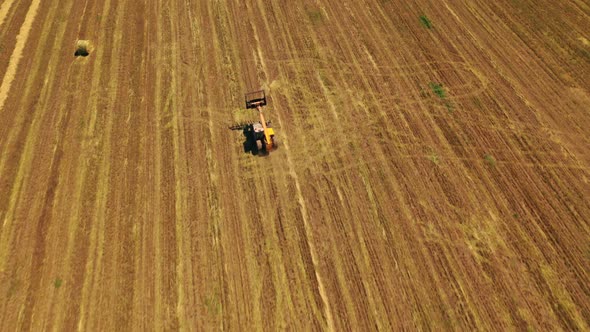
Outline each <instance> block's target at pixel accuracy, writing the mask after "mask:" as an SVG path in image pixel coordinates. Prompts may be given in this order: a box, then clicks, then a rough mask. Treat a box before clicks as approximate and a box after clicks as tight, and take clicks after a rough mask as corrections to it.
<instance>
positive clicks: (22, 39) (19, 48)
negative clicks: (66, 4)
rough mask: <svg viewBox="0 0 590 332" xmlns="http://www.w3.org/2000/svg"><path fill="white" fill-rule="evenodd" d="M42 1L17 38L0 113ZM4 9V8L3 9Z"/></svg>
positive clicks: (36, 2) (1, 91) (36, 1)
mask: <svg viewBox="0 0 590 332" xmlns="http://www.w3.org/2000/svg"><path fill="white" fill-rule="evenodd" d="M9 3H11V1H9V2H6V3H4V4H3V5H6V4H9ZM40 3H41V0H33V1H32V2H31V5H30V7H29V11H28V12H27V16H26V17H25V21H24V22H23V25H22V26H21V29H20V32H19V33H18V36H17V37H16V40H17V42H16V45H15V47H14V51H13V52H12V55H11V56H10V60H9V63H8V68H6V72H5V74H4V78H3V79H2V83H1V84H0V111H2V110H3V109H4V103H5V102H6V98H8V93H9V92H10V87H11V86H12V82H13V81H14V78H15V75H16V70H17V68H18V64H19V62H20V59H21V58H22V57H23V51H24V49H25V44H26V43H27V41H28V40H29V33H30V32H31V28H32V26H33V22H34V21H35V17H37V10H38V9H39V4H40ZM3 8H4V7H2V9H3ZM1 15H2V12H1V9H0V26H1V23H2V19H3V17H2V16H1ZM0 169H2V165H0Z"/></svg>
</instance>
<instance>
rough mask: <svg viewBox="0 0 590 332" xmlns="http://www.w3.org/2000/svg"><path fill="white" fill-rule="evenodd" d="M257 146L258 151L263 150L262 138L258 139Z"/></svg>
mask: <svg viewBox="0 0 590 332" xmlns="http://www.w3.org/2000/svg"><path fill="white" fill-rule="evenodd" d="M256 148H258V151H260V150H262V140H259V139H257V140H256Z"/></svg>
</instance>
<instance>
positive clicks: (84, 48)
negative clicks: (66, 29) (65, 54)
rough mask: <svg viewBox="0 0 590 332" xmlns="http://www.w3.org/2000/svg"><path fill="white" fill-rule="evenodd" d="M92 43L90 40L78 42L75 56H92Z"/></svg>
mask: <svg viewBox="0 0 590 332" xmlns="http://www.w3.org/2000/svg"><path fill="white" fill-rule="evenodd" d="M90 48H91V47H90V41H89V40H78V41H77V42H76V52H74V56H77V57H78V56H83V57H86V56H88V55H90Z"/></svg>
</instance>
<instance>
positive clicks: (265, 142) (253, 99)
mask: <svg viewBox="0 0 590 332" xmlns="http://www.w3.org/2000/svg"><path fill="white" fill-rule="evenodd" d="M245 99H246V108H247V109H256V110H257V111H258V116H259V117H260V121H259V122H255V123H252V124H248V126H250V128H249V129H250V130H251V131H252V135H253V140H254V141H255V142H256V148H257V150H258V151H265V152H267V153H268V152H270V151H272V150H273V149H275V148H276V143H275V132H274V130H273V129H272V127H271V125H270V121H269V122H266V120H265V119H264V114H263V113H262V107H263V106H266V93H265V92H264V90H260V91H254V92H250V93H247V94H246V96H245Z"/></svg>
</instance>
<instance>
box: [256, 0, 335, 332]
mask: <svg viewBox="0 0 590 332" xmlns="http://www.w3.org/2000/svg"><path fill="white" fill-rule="evenodd" d="M258 6H259V8H260V9H262V8H264V5H263V4H262V3H261V2H260V1H258ZM261 17H262V20H263V21H264V24H265V28H266V31H268V33H270V31H271V30H270V28H269V23H268V20H267V19H266V16H265V15H264V12H263V13H262V15H261ZM254 35H255V39H256V41H257V49H258V53H259V55H260V60H261V66H262V68H263V71H264V72H265V73H266V75H267V77H270V76H269V74H270V72H269V69H268V66H267V65H266V63H265V62H264V60H263V57H262V54H261V51H260V50H261V45H260V38H259V35H258V31H257V29H254ZM271 45H272V48H273V49H276V45H274V43H272V44H271ZM276 115H277V120H278V123H279V126H280V127H281V128H283V131H282V134H281V135H282V137H283V143H282V145H283V146H284V148H285V151H286V153H285V154H286V156H287V164H288V168H289V174H290V175H291V177H292V178H293V181H294V182H295V189H296V195H297V201H298V202H299V206H300V209H301V216H302V219H303V223H304V228H305V234H306V240H307V245H308V247H309V253H310V256H311V259H312V263H313V266H314V273H315V277H316V281H317V283H318V292H319V294H320V297H321V299H322V303H323V307H324V315H325V318H326V323H327V327H328V330H330V331H334V330H335V326H334V318H333V316H332V311H331V309H330V302H329V300H328V296H327V293H326V288H325V285H324V281H323V278H322V276H321V275H320V271H319V259H318V256H317V250H316V248H315V244H314V242H313V241H314V240H313V232H312V229H311V226H310V221H309V219H308V218H309V214H308V211H307V205H306V202H305V199H304V198H303V194H302V190H301V184H300V181H299V177H298V175H297V171H296V170H295V167H294V163H293V162H292V160H291V156H290V154H289V151H290V149H289V139H288V135H287V133H286V130H285V129H284V128H285V126H283V121H282V117H281V113H280V111H279V110H277V111H276Z"/></svg>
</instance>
